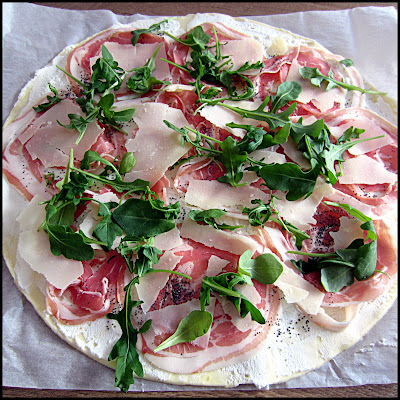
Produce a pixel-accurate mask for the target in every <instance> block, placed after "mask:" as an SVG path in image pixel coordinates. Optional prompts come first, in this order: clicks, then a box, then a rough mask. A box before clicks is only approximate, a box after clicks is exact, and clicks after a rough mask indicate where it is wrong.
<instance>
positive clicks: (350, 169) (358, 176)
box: [339, 155, 397, 185]
mask: <svg viewBox="0 0 400 400" xmlns="http://www.w3.org/2000/svg"><path fill="white" fill-rule="evenodd" d="M342 171H343V175H341V176H339V182H340V183H341V184H352V183H363V184H367V185H374V184H379V183H395V182H397V174H395V173H393V172H390V171H388V170H386V169H385V166H384V165H383V164H382V163H380V162H378V161H376V160H374V159H373V158H371V157H368V156H366V155H360V156H358V157H353V158H349V159H347V160H346V161H345V162H344V163H342Z"/></svg>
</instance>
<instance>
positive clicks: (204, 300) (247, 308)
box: [200, 272, 265, 324]
mask: <svg viewBox="0 0 400 400" xmlns="http://www.w3.org/2000/svg"><path fill="white" fill-rule="evenodd" d="M248 282H249V280H248V279H247V276H246V275H243V276H241V275H239V274H237V273H235V272H227V273H224V274H220V275H218V276H214V277H210V276H206V277H205V278H203V280H202V283H201V289H200V306H201V310H202V311H204V310H205V307H206V306H207V305H209V304H210V294H211V291H213V292H216V293H218V294H219V295H220V296H225V297H226V298H227V299H228V300H229V301H231V302H232V303H233V304H234V305H235V307H236V309H237V310H238V313H239V315H240V316H241V317H242V318H244V317H246V315H247V314H248V313H250V315H251V319H252V320H253V321H256V322H258V323H259V324H265V319H264V317H263V316H262V314H261V312H260V310H259V309H258V308H257V307H256V306H255V305H254V304H252V303H251V302H250V301H249V300H248V299H247V297H246V296H245V295H243V294H242V293H240V292H238V291H237V290H236V289H235V288H234V286H235V285H243V284H244V283H248Z"/></svg>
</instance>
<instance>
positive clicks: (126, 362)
mask: <svg viewBox="0 0 400 400" xmlns="http://www.w3.org/2000/svg"><path fill="white" fill-rule="evenodd" d="M138 282H139V278H138V277H135V278H134V279H132V280H131V282H130V283H129V284H128V285H127V286H125V289H124V290H125V292H126V293H125V301H124V308H123V309H122V310H121V311H120V312H119V313H117V314H112V313H108V314H106V317H107V318H108V319H114V320H116V321H117V322H118V323H119V325H120V327H121V330H122V334H121V337H120V338H119V340H118V341H117V342H116V343H115V345H114V347H113V348H112V350H111V352H110V354H109V356H108V360H109V361H111V360H114V359H117V367H116V370H115V387H118V388H120V389H121V390H122V391H123V392H125V393H126V392H127V391H128V390H129V387H130V385H132V384H134V382H135V380H134V377H133V374H134V373H135V374H136V375H137V376H139V377H143V367H142V364H141V363H140V360H139V355H138V352H137V350H136V343H137V336H138V334H139V333H145V332H147V331H148V330H149V329H150V326H151V322H152V321H151V319H150V320H148V321H146V322H145V323H144V324H143V325H142V327H141V328H140V329H139V330H136V329H135V328H134V327H133V325H132V321H131V317H132V310H133V309H134V308H135V307H137V306H138V305H139V304H141V303H143V302H142V301H135V300H132V297H131V289H132V286H133V285H134V284H135V283H138Z"/></svg>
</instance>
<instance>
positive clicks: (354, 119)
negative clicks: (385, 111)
mask: <svg viewBox="0 0 400 400" xmlns="http://www.w3.org/2000/svg"><path fill="white" fill-rule="evenodd" d="M342 118H343V119H350V121H349V122H347V123H344V124H341V125H340V126H333V127H329V130H330V132H331V133H332V135H333V136H334V137H335V138H336V139H338V138H339V137H340V136H342V135H343V133H344V132H345V131H346V130H347V129H349V128H350V127H354V128H358V129H365V131H364V132H363V133H362V134H361V135H360V139H368V138H373V137H376V136H382V135H384V137H382V138H379V139H374V140H368V141H366V142H361V143H357V144H356V145H354V146H353V147H351V148H350V149H348V152H349V153H350V154H353V155H355V156H358V155H360V154H365V153H369V152H370V151H374V150H377V149H380V148H381V147H383V146H385V145H387V144H391V143H393V139H392V138H391V137H390V136H389V135H388V134H387V133H386V131H385V130H384V129H382V128H381V127H380V126H378V124H377V123H376V122H375V121H373V120H371V119H369V118H368V117H366V116H365V115H363V114H362V115H359V114H358V112H357V110H355V111H352V112H351V111H350V112H349V113H347V114H345V115H343V117H342ZM328 125H329V124H328ZM354 140H358V139H351V141H354Z"/></svg>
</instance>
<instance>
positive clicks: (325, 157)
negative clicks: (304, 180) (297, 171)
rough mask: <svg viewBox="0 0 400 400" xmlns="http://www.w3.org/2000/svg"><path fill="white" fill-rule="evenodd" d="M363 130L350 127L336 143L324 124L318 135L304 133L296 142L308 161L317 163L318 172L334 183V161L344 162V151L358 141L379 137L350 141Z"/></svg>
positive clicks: (335, 178) (335, 174) (297, 137)
mask: <svg viewBox="0 0 400 400" xmlns="http://www.w3.org/2000/svg"><path fill="white" fill-rule="evenodd" d="M363 132H364V129H358V128H353V127H350V128H348V129H347V130H346V131H345V132H344V133H343V134H342V135H341V136H340V138H339V139H338V140H337V142H336V144H334V143H331V141H330V135H331V133H330V131H329V129H328V127H327V126H326V125H324V128H323V129H322V130H321V131H320V132H319V134H318V136H315V135H313V136H311V135H308V134H306V133H305V134H304V135H302V136H301V139H300V140H299V142H298V149H299V150H300V151H303V155H304V156H305V157H306V158H307V159H308V160H310V162H314V163H317V164H318V165H319V166H320V168H321V170H320V173H321V174H322V175H324V176H325V177H326V178H327V179H328V180H329V182H330V183H331V184H332V185H334V184H335V183H336V182H337V180H338V176H339V173H337V172H336V169H335V163H336V162H339V165H340V163H342V162H344V158H343V154H344V152H345V151H346V150H348V149H350V148H351V147H353V146H355V145H356V144H358V143H362V142H366V141H369V140H373V139H377V138H378V137H381V136H377V137H373V138H365V139H359V140H353V141H350V139H352V138H355V137H359V135H360V134H361V133H363ZM299 137H300V136H299V135H297V136H296V139H299Z"/></svg>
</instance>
